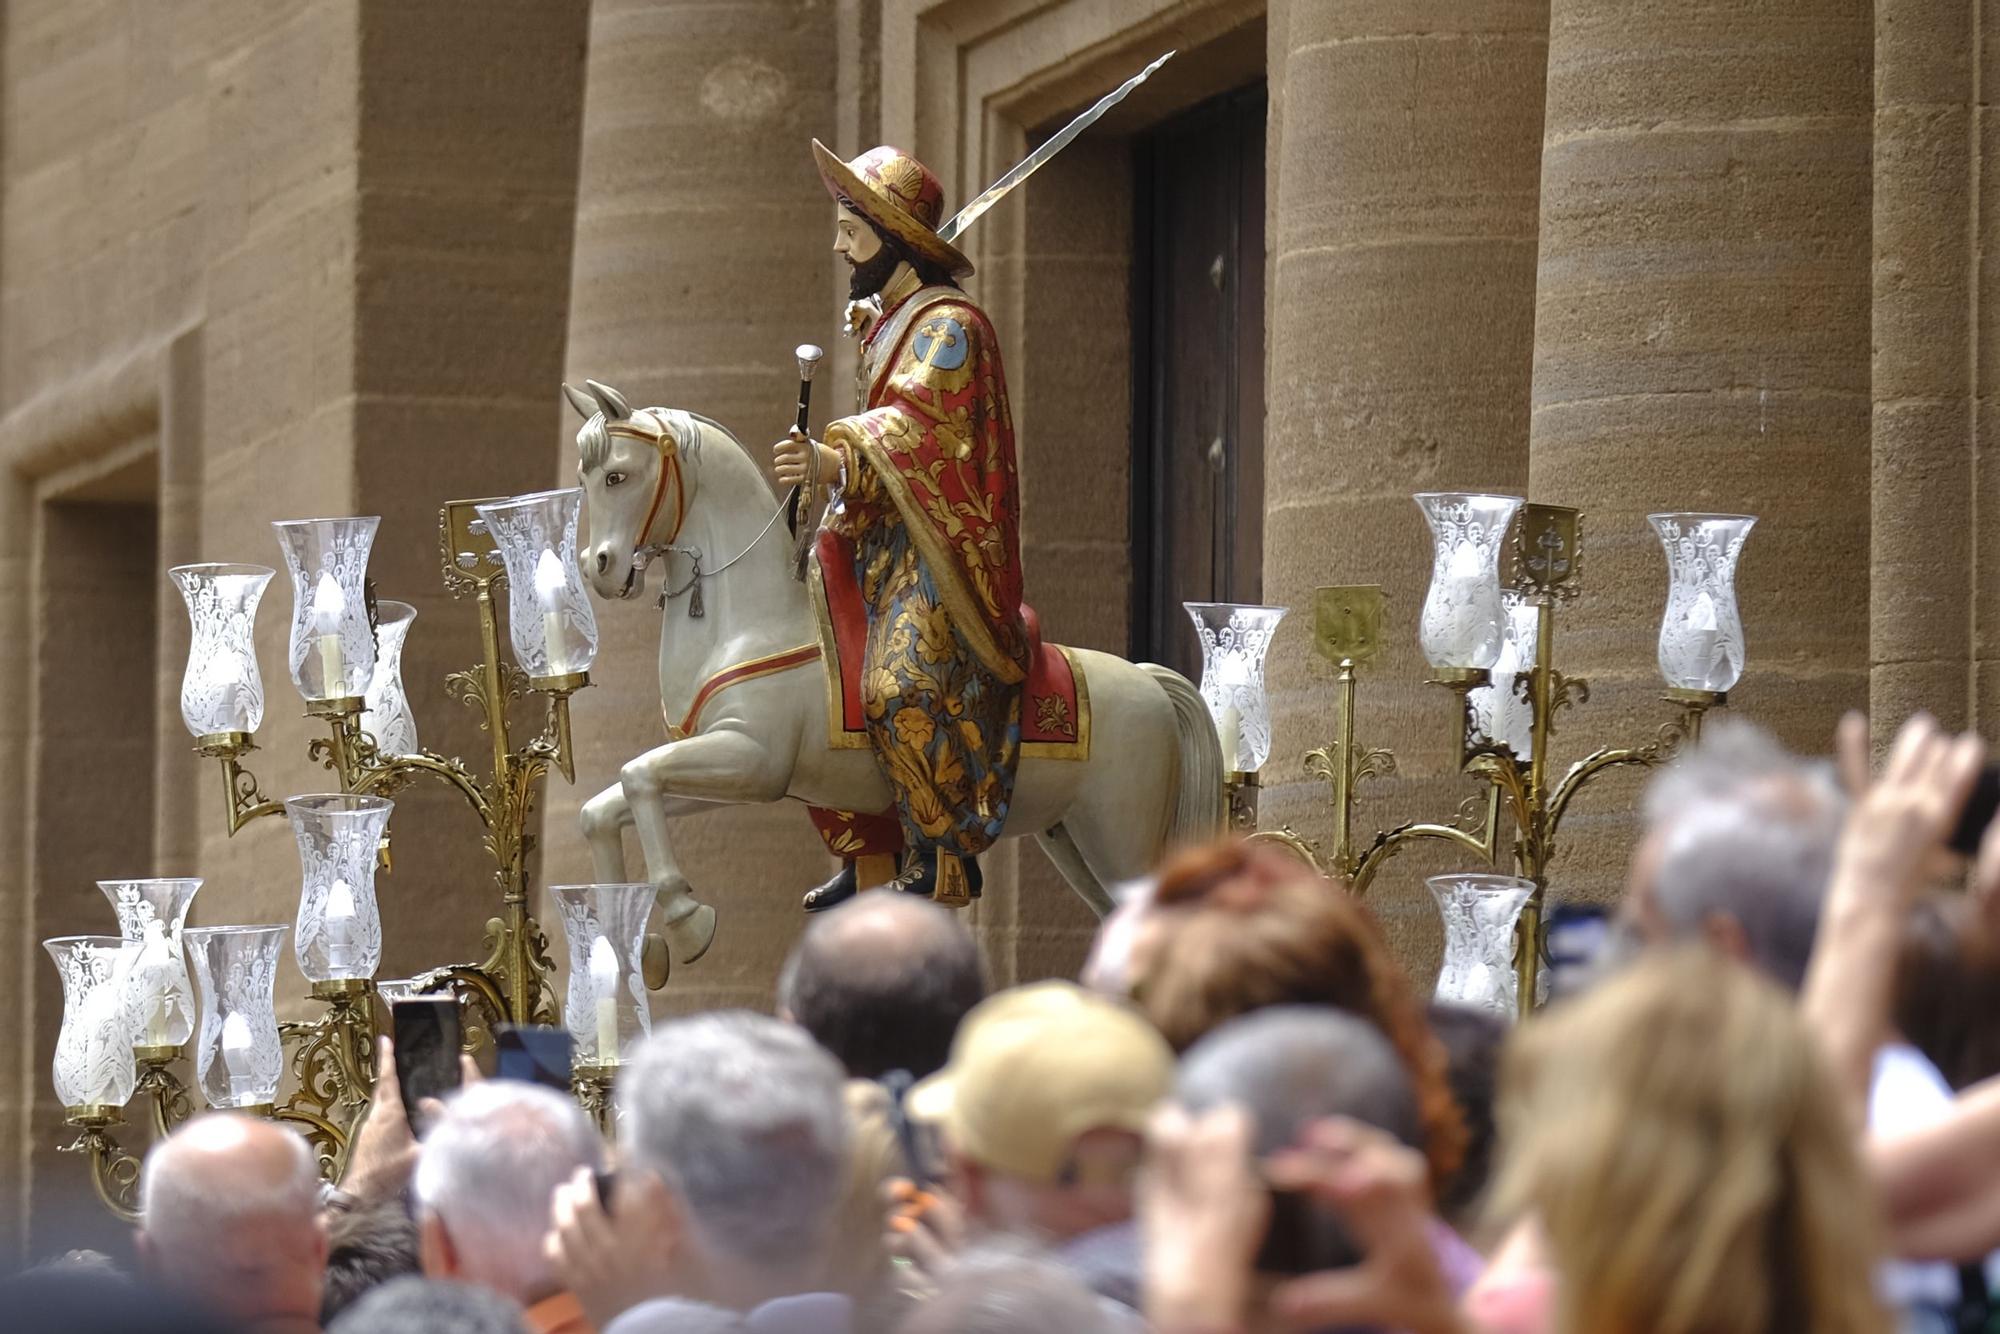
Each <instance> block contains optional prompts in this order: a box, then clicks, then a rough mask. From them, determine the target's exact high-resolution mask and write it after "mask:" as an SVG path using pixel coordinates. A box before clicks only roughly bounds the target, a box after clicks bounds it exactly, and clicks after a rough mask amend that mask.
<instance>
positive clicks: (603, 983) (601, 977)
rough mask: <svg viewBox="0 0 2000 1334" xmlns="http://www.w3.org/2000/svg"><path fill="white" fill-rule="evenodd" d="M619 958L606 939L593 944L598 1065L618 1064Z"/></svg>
mask: <svg viewBox="0 0 2000 1334" xmlns="http://www.w3.org/2000/svg"><path fill="white" fill-rule="evenodd" d="M618 980H619V979H618V955H617V953H616V952H615V951H613V950H612V948H611V942H610V941H608V940H606V939H605V938H604V937H603V936H599V937H598V938H597V939H596V940H593V941H591V942H590V994H591V995H593V996H595V997H596V998H597V1061H598V1064H600V1065H612V1064H615V1063H616V1062H617V1060H618Z"/></svg>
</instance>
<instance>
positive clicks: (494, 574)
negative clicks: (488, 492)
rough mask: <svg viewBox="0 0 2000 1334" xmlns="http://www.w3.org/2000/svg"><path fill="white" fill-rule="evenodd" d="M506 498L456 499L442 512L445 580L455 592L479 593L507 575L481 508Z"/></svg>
mask: <svg viewBox="0 0 2000 1334" xmlns="http://www.w3.org/2000/svg"><path fill="white" fill-rule="evenodd" d="M504 499H506V497H504V496H489V497H487V498H485V499H483V500H453V501H448V502H446V504H445V507H444V508H443V509H442V510H440V511H439V512H438V539H439V544H440V548H441V550H440V555H441V557H442V559H443V562H444V581H445V584H446V585H447V586H448V587H449V588H450V589H451V591H452V592H454V593H471V592H477V591H478V590H479V587H480V585H482V584H491V583H493V582H494V581H495V580H497V579H499V578H501V577H502V576H503V575H505V574H506V572H507V567H506V565H505V564H504V563H503V562H502V561H501V559H500V547H499V544H498V543H496V542H494V540H493V534H491V533H489V532H487V531H486V520H484V519H482V518H480V517H479V511H478V510H477V509H476V508H474V507H475V506H478V505H490V504H492V503H493V502H494V501H496V500H504Z"/></svg>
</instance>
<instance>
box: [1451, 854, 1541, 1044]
mask: <svg viewBox="0 0 2000 1334" xmlns="http://www.w3.org/2000/svg"><path fill="white" fill-rule="evenodd" d="M1424 883H1425V884H1426V885H1428V886H1429V887H1430V891H1431V897H1433V898H1435V899H1436V900H1437V906H1438V915H1439V916H1441V917H1442V918H1443V919H1444V966H1443V967H1442V968H1440V969H1439V970H1438V981H1437V999H1439V1000H1441V1001H1444V1002H1446V1003H1448V1004H1451V1005H1464V1006H1468V1007H1471V1008H1474V1009H1482V1010H1491V1011H1492V1012H1493V1013H1495V1014H1500V1015H1506V1016H1508V1017H1509V1018H1511V1017H1513V1016H1514V1015H1515V1014H1517V1013H1518V1012H1519V1009H1518V1006H1519V998H1520V994H1521V981H1520V978H1519V976H1518V975H1517V974H1516V973H1515V972H1514V923H1515V921H1516V920H1517V919H1518V918H1519V917H1520V916H1521V909H1523V908H1525V907H1526V906H1527V904H1528V896H1529V895H1530V894H1532V893H1534V892H1535V882H1534V881H1532V880H1522V879H1519V878H1517V877H1515V876H1511V875H1434V876H1432V877H1431V878H1430V879H1428V880H1426V881H1425V882H1424Z"/></svg>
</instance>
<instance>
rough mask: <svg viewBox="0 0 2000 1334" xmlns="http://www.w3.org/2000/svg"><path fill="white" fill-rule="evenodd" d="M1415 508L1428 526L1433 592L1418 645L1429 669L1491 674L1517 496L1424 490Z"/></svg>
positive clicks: (1496, 656) (1426, 599) (1421, 622)
mask: <svg viewBox="0 0 2000 1334" xmlns="http://www.w3.org/2000/svg"><path fill="white" fill-rule="evenodd" d="M1416 502H1417V507H1418V508H1419V509H1421V510H1422V511H1423V512H1424V519H1425V521H1426V522H1427V523H1429V524H1430V526H1431V538H1432V540H1433V542H1434V543H1435V546H1434V549H1433V551H1432V553H1431V586H1430V591H1429V592H1428V593H1426V594H1425V595H1424V610H1423V615H1422V617H1421V618H1420V619H1419V621H1418V626H1417V642H1418V643H1419V644H1420V645H1421V646H1422V647H1423V650H1424V658H1425V660H1426V661H1428V662H1429V663H1430V665H1431V666H1433V667H1456V668H1465V667H1491V666H1492V665H1493V664H1494V663H1495V662H1497V661H1499V659H1500V644H1501V639H1502V634H1503V622H1504V619H1505V617H1504V613H1503V611H1502V609H1501V604H1500V553H1501V551H1502V549H1503V548H1504V547H1505V545H1506V542H1507V526H1508V525H1509V524H1511V523H1512V522H1513V521H1514V511H1516V510H1518V509H1520V508H1521V501H1520V498H1519V497H1517V496H1486V495H1474V494H1470V493H1467V492H1462V491H1426V492H1422V493H1420V494H1418V495H1417V497H1416Z"/></svg>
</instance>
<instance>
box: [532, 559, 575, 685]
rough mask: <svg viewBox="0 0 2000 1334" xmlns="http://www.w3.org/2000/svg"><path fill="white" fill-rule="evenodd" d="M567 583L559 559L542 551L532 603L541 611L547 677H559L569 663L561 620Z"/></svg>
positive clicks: (536, 568) (536, 564)
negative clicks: (564, 666)
mask: <svg viewBox="0 0 2000 1334" xmlns="http://www.w3.org/2000/svg"><path fill="white" fill-rule="evenodd" d="M568 583H569V579H568V578H567V576H565V575H564V573H563V563H562V560H561V558H559V557H558V556H557V555H556V553H555V552H553V551H551V550H549V549H548V548H547V547H544V548H542V554H541V556H540V557H539V558H537V559H536V561H535V601H536V602H538V603H539V604H541V608H542V652H543V653H545V654H546V655H547V657H548V666H547V669H546V670H547V671H548V674H549V675H550V676H560V675H561V674H562V664H563V663H565V662H567V661H568V660H569V649H568V645H567V644H566V643H565V642H564V634H563V616H562V595H563V589H564V588H565V587H566V586H567V585H568Z"/></svg>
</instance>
